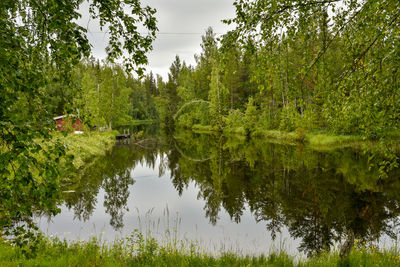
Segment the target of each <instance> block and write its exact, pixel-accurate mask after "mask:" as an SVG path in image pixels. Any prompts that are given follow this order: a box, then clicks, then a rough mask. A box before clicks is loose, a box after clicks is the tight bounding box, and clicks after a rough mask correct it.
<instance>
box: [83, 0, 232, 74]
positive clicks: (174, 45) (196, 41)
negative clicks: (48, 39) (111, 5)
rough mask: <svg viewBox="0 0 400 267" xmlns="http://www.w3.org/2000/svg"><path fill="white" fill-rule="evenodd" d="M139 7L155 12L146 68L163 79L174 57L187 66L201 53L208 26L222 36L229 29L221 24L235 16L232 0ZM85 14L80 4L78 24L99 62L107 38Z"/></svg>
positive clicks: (160, 1)
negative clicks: (84, 29) (153, 37)
mask: <svg viewBox="0 0 400 267" xmlns="http://www.w3.org/2000/svg"><path fill="white" fill-rule="evenodd" d="M142 4H143V5H149V6H151V7H153V8H155V9H156V10H157V13H156V17H157V20H158V23H157V26H158V28H159V34H158V35H157V39H156V41H155V42H154V44H153V47H154V49H153V51H152V52H150V53H149V54H148V57H149V65H148V66H147V67H146V68H147V70H148V72H150V71H153V73H158V74H160V75H161V76H163V78H164V79H165V78H166V77H167V73H168V71H169V67H170V65H171V63H172V61H173V60H174V58H175V55H176V54H178V55H179V56H180V58H181V59H182V60H185V61H186V62H187V63H188V64H192V65H193V64H195V60H194V55H195V54H198V53H200V51H201V47H200V43H201V35H203V34H204V33H205V30H206V29H207V28H208V27H209V26H211V27H213V29H214V31H215V32H217V33H224V32H226V31H227V30H228V29H229V27H228V26H227V25H224V24H223V23H222V22H221V20H222V19H226V18H231V17H233V16H234V14H235V10H234V7H233V0H142ZM87 10H88V8H87V3H84V4H82V8H81V13H82V15H83V17H82V19H80V20H79V23H80V24H81V25H82V26H84V27H86V26H87V25H89V26H88V29H89V34H88V38H89V41H90V42H91V44H92V46H93V49H92V52H93V55H94V56H95V57H96V58H100V59H103V58H105V56H106V53H105V46H106V44H107V40H108V38H107V35H105V34H104V33H100V29H99V26H98V22H97V21H90V22H89V24H88V17H89V16H88V11H87Z"/></svg>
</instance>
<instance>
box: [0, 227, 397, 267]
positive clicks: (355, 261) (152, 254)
mask: <svg viewBox="0 0 400 267" xmlns="http://www.w3.org/2000/svg"><path fill="white" fill-rule="evenodd" d="M338 254H339V253H338V252H337V251H336V250H334V251H330V252H324V253H321V254H320V255H319V256H316V257H313V258H308V259H307V258H304V259H300V260H299V259H296V258H295V257H293V256H290V255H288V254H287V253H285V252H281V253H272V254H269V255H267V256H266V255H260V256H249V255H247V256H246V255H245V256H241V255H237V254H234V253H230V252H221V253H218V252H214V253H204V250H203V249H202V248H200V247H199V246H198V245H196V243H193V242H187V241H186V242H185V241H178V242H177V243H168V244H166V245H162V244H161V243H159V242H158V241H157V240H156V239H155V238H154V237H151V236H147V237H145V235H144V234H143V233H141V232H140V231H138V230H136V231H134V232H133V233H132V235H131V236H129V237H127V238H124V239H120V240H115V241H114V242H112V243H105V242H102V241H101V240H99V239H96V238H93V239H91V240H89V241H75V242H66V241H65V240H64V241H63V240H59V239H57V238H48V237H42V238H40V240H39V241H38V242H36V252H35V253H32V251H31V248H30V247H29V244H28V245H26V246H25V247H22V248H20V247H14V246H12V245H10V244H8V243H7V242H5V241H4V240H0V266H399V265H400V256H399V251H398V250H397V248H391V249H378V248H375V247H373V246H370V247H366V246H358V247H356V248H354V249H353V250H352V252H351V253H350V255H349V257H348V258H346V259H344V260H341V259H340V257H339V255H338Z"/></svg>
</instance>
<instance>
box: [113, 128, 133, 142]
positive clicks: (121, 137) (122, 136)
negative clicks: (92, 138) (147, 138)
mask: <svg viewBox="0 0 400 267" xmlns="http://www.w3.org/2000/svg"><path fill="white" fill-rule="evenodd" d="M115 138H116V139H117V140H125V139H130V138H131V134H130V133H129V129H128V131H125V130H124V134H118V135H116V136H115Z"/></svg>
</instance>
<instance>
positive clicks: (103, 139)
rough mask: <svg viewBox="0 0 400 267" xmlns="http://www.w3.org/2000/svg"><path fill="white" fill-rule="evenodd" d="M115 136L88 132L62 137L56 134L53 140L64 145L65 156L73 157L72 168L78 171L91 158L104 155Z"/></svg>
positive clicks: (111, 133) (112, 133)
mask: <svg viewBox="0 0 400 267" xmlns="http://www.w3.org/2000/svg"><path fill="white" fill-rule="evenodd" d="M116 134H117V133H116V132H88V133H84V134H68V135H67V136H63V135H62V134H60V133H57V134H56V135H55V136H54V138H58V139H59V140H60V141H61V142H62V143H63V144H65V146H66V152H67V155H73V156H74V160H73V165H74V167H75V168H76V169H80V168H83V167H85V165H86V164H87V163H88V162H89V161H90V160H91V159H92V158H94V157H98V156H101V155H104V154H105V153H106V151H107V150H109V149H110V148H111V147H112V146H113V144H114V143H115V135H116Z"/></svg>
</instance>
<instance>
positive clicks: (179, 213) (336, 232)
mask: <svg viewBox="0 0 400 267" xmlns="http://www.w3.org/2000/svg"><path fill="white" fill-rule="evenodd" d="M381 161H382V158H380V157H379V156H375V157H373V158H372V157H371V156H370V155H368V154H364V153H361V152H357V151H354V150H351V149H341V150H331V151H324V152H318V151H314V150H311V149H309V148H307V147H304V146H290V145H280V144H273V143H269V142H268V141H266V140H261V139H250V140H246V139H238V138H227V137H224V136H219V135H207V134H194V133H192V132H185V131H181V132H175V134H173V135H169V136H168V135H163V136H157V137H153V138H148V139H146V140H144V141H142V142H139V144H133V142H132V143H131V144H116V145H115V147H114V148H113V149H112V151H110V152H109V153H107V155H106V156H104V157H101V158H98V159H97V160H96V161H95V162H94V163H93V164H92V165H91V166H90V167H89V168H88V169H87V170H86V171H85V173H82V175H81V177H79V178H77V179H76V180H73V181H70V182H69V183H68V184H65V185H63V190H65V191H68V192H66V193H64V204H63V205H62V207H61V209H62V212H61V214H59V215H57V216H56V217H54V218H52V219H51V220H50V221H48V220H47V218H44V217H42V218H41V219H40V227H41V229H42V230H44V231H46V232H48V233H49V234H54V235H58V236H61V237H66V238H71V239H77V238H83V239H87V238H89V237H90V236H91V235H95V236H100V235H101V236H102V238H103V239H106V240H113V239H114V238H116V237H123V236H126V235H129V234H130V233H131V232H132V231H133V230H134V229H140V230H142V231H151V232H152V234H153V235H156V236H157V235H159V237H160V238H163V237H165V233H167V234H168V235H176V236H177V237H179V238H181V239H191V240H194V239H195V240H200V243H201V244H202V246H205V247H206V248H207V249H209V250H213V249H223V250H233V251H241V252H243V253H251V254H258V253H261V252H264V253H268V251H270V250H276V249H280V248H283V249H285V250H286V251H288V252H289V253H292V254H296V253H299V252H302V253H305V254H310V253H314V252H316V251H320V250H322V249H326V248H332V247H333V246H334V245H335V244H338V243H340V241H341V240H343V238H345V237H346V234H347V233H348V232H349V230H351V231H353V232H354V235H355V237H356V238H357V239H363V240H365V241H370V242H374V243H375V244H379V245H381V246H383V245H389V246H390V245H391V244H393V243H394V242H395V239H396V238H397V236H398V227H397V225H398V218H399V213H400V181H399V177H400V175H399V174H400V171H399V170H398V169H396V170H392V171H391V172H389V173H388V177H384V176H382V174H381V173H380V172H379V171H378V169H377V167H376V166H377V164H378V163H379V162H381ZM166 231H167V232H166Z"/></svg>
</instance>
